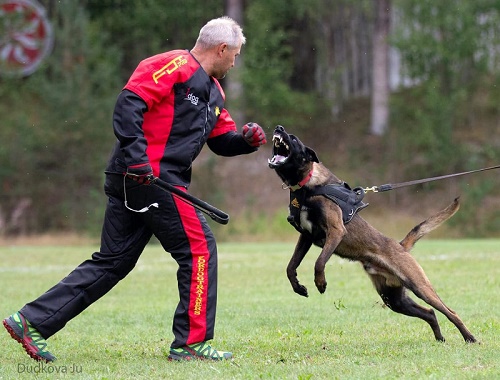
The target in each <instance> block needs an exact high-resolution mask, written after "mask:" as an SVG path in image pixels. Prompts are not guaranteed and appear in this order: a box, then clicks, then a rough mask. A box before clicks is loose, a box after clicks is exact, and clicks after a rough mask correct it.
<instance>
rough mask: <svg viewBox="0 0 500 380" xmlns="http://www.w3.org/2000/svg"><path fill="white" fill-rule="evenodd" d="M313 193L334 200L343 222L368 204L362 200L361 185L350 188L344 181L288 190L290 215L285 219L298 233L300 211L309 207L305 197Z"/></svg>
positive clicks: (348, 220)
mask: <svg viewBox="0 0 500 380" xmlns="http://www.w3.org/2000/svg"><path fill="white" fill-rule="evenodd" d="M314 195H323V196H325V197H326V198H328V199H329V200H331V201H332V202H335V204H337V205H338V206H339V207H340V209H341V210H342V221H343V222H344V224H347V223H349V222H350V221H351V220H352V218H353V217H354V215H355V214H356V213H357V212H358V211H361V210H362V209H364V208H365V207H367V206H368V205H369V203H364V202H363V198H364V196H365V192H364V190H363V189H362V188H361V187H357V188H355V189H351V187H350V186H349V185H348V184H347V183H346V182H342V183H335V184H328V185H324V186H318V187H315V188H314V189H308V188H305V187H302V188H299V189H297V190H292V191H290V205H289V209H290V215H289V216H288V218H287V220H288V222H289V223H290V224H291V225H292V226H294V227H295V229H296V230H297V231H299V232H300V233H302V232H303V231H304V230H303V229H302V227H301V225H300V212H301V211H305V210H308V209H309V207H307V204H306V203H307V202H306V199H307V198H308V197H311V196H314Z"/></svg>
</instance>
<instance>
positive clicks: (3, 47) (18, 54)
mask: <svg viewBox="0 0 500 380" xmlns="http://www.w3.org/2000/svg"><path fill="white" fill-rule="evenodd" d="M53 43H54V36H53V34H52V27H51V25H50V23H49V21H48V19H47V15H46V13H45V9H44V8H43V7H42V6H41V5H40V4H39V3H38V2H36V1H35V0H0V74H2V75H15V76H19V75H20V76H27V75H30V74H32V73H33V72H34V71H35V70H36V69H37V67H38V66H39V65H40V63H41V62H42V61H43V59H44V58H45V57H46V56H47V55H48V54H49V53H50V51H51V50H52V46H53Z"/></svg>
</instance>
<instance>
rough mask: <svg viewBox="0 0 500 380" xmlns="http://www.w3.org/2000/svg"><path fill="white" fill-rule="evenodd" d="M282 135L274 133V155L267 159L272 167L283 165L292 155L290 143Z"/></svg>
mask: <svg viewBox="0 0 500 380" xmlns="http://www.w3.org/2000/svg"><path fill="white" fill-rule="evenodd" d="M285 139H286V138H284V137H283V136H282V135H280V134H277V133H275V134H274V135H273V140H272V141H273V156H272V157H271V158H270V159H268V160H267V162H268V164H269V167H270V168H275V167H278V166H280V165H283V164H284V163H285V162H286V160H287V159H288V157H289V156H290V145H289V144H288V143H287V141H285Z"/></svg>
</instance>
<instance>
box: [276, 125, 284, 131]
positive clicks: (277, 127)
mask: <svg viewBox="0 0 500 380" xmlns="http://www.w3.org/2000/svg"><path fill="white" fill-rule="evenodd" d="M275 130H276V131H279V132H283V131H284V130H285V128H283V127H282V126H281V125H277V126H276V128H275Z"/></svg>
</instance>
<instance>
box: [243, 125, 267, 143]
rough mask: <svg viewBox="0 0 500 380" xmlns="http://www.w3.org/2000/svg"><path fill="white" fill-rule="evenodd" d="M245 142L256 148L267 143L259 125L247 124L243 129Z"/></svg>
mask: <svg viewBox="0 0 500 380" xmlns="http://www.w3.org/2000/svg"><path fill="white" fill-rule="evenodd" d="M242 134H243V138H244V139H245V141H246V142H247V143H248V144H249V145H251V146H254V147H259V146H261V145H264V144H265V143H267V140H266V134H265V133H264V130H263V129H262V127H261V126H260V125H259V124H257V123H247V124H245V125H244V126H243V129H242Z"/></svg>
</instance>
